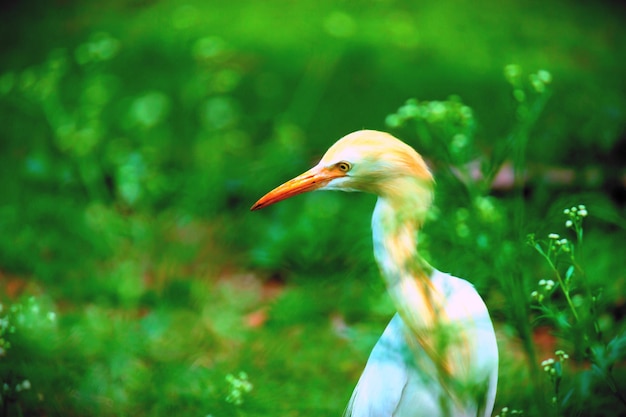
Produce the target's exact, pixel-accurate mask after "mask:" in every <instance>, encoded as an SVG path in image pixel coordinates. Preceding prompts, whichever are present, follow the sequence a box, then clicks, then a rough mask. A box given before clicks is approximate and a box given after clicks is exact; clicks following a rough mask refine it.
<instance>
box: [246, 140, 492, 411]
mask: <svg viewBox="0 0 626 417" xmlns="http://www.w3.org/2000/svg"><path fill="white" fill-rule="evenodd" d="M433 186H434V181H433V177H432V175H431V173H430V171H429V169H428V167H427V166H426V164H425V163H424V160H423V159H422V157H421V156H420V155H419V154H418V153H417V152H416V151H415V150H414V149H413V148H412V147H410V146H409V145H407V144H405V143H404V142H402V141H400V140H399V139H396V138H395V137H393V136H391V135H389V134H387V133H383V132H377V131H372V130H362V131H357V132H354V133H351V134H349V135H347V136H344V137H343V138H341V139H340V140H339V141H337V142H336V143H335V144H334V145H333V146H331V147H330V149H328V151H327V152H326V154H324V156H323V157H322V160H321V161H320V162H319V163H318V164H317V165H316V166H314V167H313V168H311V169H310V170H308V171H307V172H305V173H303V174H302V175H299V176H297V177H295V178H294V179H292V180H290V181H287V182H286V183H284V184H283V185H280V186H279V187H277V188H275V189H274V190H272V191H270V192H269V193H267V194H266V195H265V196H263V197H262V198H261V199H260V200H259V201H257V202H256V203H255V204H254V205H253V206H252V208H251V210H258V209H261V208H264V207H267V206H269V205H271V204H274V203H277V202H279V201H281V200H284V199H286V198H289V197H293V196H295V195H297V194H301V193H304V192H307V191H313V190H340V191H362V192H367V193H373V194H376V195H377V196H378V200H377V202H376V207H375V208H374V214H373V216H372V232H373V239H374V255H375V258H376V261H377V263H378V266H379V268H380V272H381V275H382V277H383V279H384V280H385V283H386V286H387V290H388V293H389V295H390V297H391V299H392V301H393V303H394V305H395V307H396V309H397V311H398V312H397V313H396V314H395V315H394V317H393V318H392V319H391V322H390V323H389V325H388V326H387V328H386V329H385V331H384V332H383V335H382V337H381V338H380V339H379V340H378V342H377V343H376V345H375V346H374V349H373V350H372V353H371V354H370V357H369V359H368V361H367V364H366V366H365V370H364V371H363V374H362V375H361V378H360V379H359V381H358V383H357V385H356V388H355V389H354V392H353V394H352V398H351V399H350V401H349V403H348V406H347V409H346V412H345V415H346V416H350V417H387V416H389V417H391V416H394V417H418V416H427V417H439V416H441V417H443V416H447V417H466V416H467V417H469V416H472V417H477V416H481V417H483V416H485V417H486V416H490V415H491V411H492V410H493V405H494V401H495V395H496V385H497V379H498V349H497V345H496V336H495V332H494V330H493V324H492V322H491V319H490V317H489V312H488V311H487V307H486V306H485V303H484V302H483V300H482V299H481V297H480V296H479V295H478V293H477V292H476V290H475V289H474V287H473V286H472V285H471V284H470V283H469V282H467V281H465V280H462V279H460V278H456V277H453V276H451V275H449V274H446V273H443V272H440V271H438V270H436V269H434V268H433V267H432V266H430V265H429V264H428V263H427V262H426V261H425V260H424V259H422V258H421V257H420V255H419V253H418V250H417V233H418V231H419V228H420V227H421V226H422V224H423V222H424V220H425V218H426V214H427V212H428V210H429V208H430V206H431V203H432V200H433Z"/></svg>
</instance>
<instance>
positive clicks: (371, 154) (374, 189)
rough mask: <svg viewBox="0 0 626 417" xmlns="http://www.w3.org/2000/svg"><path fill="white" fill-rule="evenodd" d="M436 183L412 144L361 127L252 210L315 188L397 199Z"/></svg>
mask: <svg viewBox="0 0 626 417" xmlns="http://www.w3.org/2000/svg"><path fill="white" fill-rule="evenodd" d="M432 185H433V177H432V175H431V173H430V171H429V170H428V167H427V166H426V163H425V162H424V160H423V159H422V157H421V156H420V155H419V154H418V153H417V152H416V151H415V150H414V149H413V148H412V147H410V146H409V145H407V144H406V143H404V142H402V141H401V140H399V139H396V138H395V137H393V136H391V135H390V134H388V133H384V132H378V131H374V130H360V131H357V132H353V133H350V134H349V135H346V136H344V137H343V138H341V139H339V140H338V141H337V142H336V143H335V144H334V145H333V146H331V147H330V149H328V151H326V153H325V154H324V156H323V157H322V159H321V161H320V162H319V163H318V164H317V165H316V166H314V167H313V168H311V169H310V170H308V171H307V172H305V173H303V174H301V175H298V176H297V177H295V178H293V179H292V180H289V181H287V182H286V183H284V184H282V185H280V186H278V187H277V188H275V189H274V190H272V191H270V192H269V193H267V194H266V195H264V196H263V197H262V198H261V199H260V200H259V201H257V202H256V203H255V204H254V205H253V206H252V208H251V210H259V209H262V208H264V207H267V206H269V205H271V204H274V203H277V202H279V201H281V200H285V199H287V198H289V197H293V196H294V195H297V194H302V193H305V192H308V191H314V190H340V191H362V192H367V193H373V194H377V195H379V196H381V197H385V198H397V197H399V196H402V195H406V194H410V193H411V192H412V191H415V190H416V187H417V191H427V192H426V194H428V195H430V191H431V190H432ZM415 194H416V197H417V195H425V194H424V193H421V192H417V193H415ZM424 203H426V204H429V203H430V201H428V202H426V201H425V202H424Z"/></svg>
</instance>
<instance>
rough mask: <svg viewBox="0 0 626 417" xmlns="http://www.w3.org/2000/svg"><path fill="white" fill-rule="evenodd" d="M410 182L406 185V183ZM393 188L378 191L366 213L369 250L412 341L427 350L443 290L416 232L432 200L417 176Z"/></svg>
mask: <svg viewBox="0 0 626 417" xmlns="http://www.w3.org/2000/svg"><path fill="white" fill-rule="evenodd" d="M411 186H412V188H411ZM397 189H398V190H400V189H401V190H402V192H398V193H396V194H393V193H381V195H380V196H379V198H378V201H377V202H376V208H375V209H374V215H373V217H372V230H373V235H374V255H375V257H376V261H377V263H378V266H379V268H380V270H381V274H382V276H383V278H384V280H385V283H386V284H387V291H388V293H389V295H390V296H391V299H392V300H393V302H394V305H395V306H396V308H397V310H398V313H399V314H400V316H401V317H402V319H403V321H404V322H405V324H406V325H407V326H408V328H410V329H411V331H412V334H413V335H414V337H415V338H416V339H417V341H418V342H419V343H420V344H421V345H422V346H424V348H425V349H427V350H432V348H433V341H432V339H430V336H428V335H429V333H432V330H433V327H434V326H435V327H436V326H437V325H438V323H440V321H441V319H442V318H443V317H444V316H445V314H443V305H444V300H443V296H442V295H441V294H440V293H439V292H438V291H437V289H436V288H435V287H434V286H433V284H432V282H431V280H430V276H431V274H432V272H433V268H432V267H431V266H430V265H429V264H428V263H427V262H426V261H425V260H424V259H423V258H422V257H421V256H420V255H419V253H418V247H417V233H418V231H419V228H420V227H421V226H422V224H423V222H424V220H425V218H426V214H427V211H428V209H429V207H430V204H431V201H432V191H431V189H430V188H428V187H425V186H424V184H420V183H418V182H408V183H407V184H404V185H403V187H402V188H397Z"/></svg>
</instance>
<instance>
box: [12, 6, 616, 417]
mask: <svg viewBox="0 0 626 417" xmlns="http://www.w3.org/2000/svg"><path fill="white" fill-rule="evenodd" d="M0 7H1V13H0V21H1V22H2V24H0V45H1V46H2V50H3V53H2V54H1V55H0V114H1V115H2V129H0V176H1V179H2V193H0V236H1V238H0V302H2V304H1V305H2V309H1V310H0V383H1V384H2V392H1V393H0V399H1V404H2V414H3V415H58V414H63V415H85V414H89V415H125V414H132V415H139V416H141V415H151V416H152V415H155V416H158V415H173V414H174V415H212V416H214V417H218V416H230V415H251V416H252V415H255V416H257V415H271V416H274V415H293V416H299V415H339V414H340V413H341V411H342V410H343V408H344V406H345V404H346V402H347V400H348V398H349V395H350V392H351V390H352V387H353V385H354V383H355V381H356V379H357V378H358V375H359V372H360V370H361V369H362V367H363V365H364V361H365V359H366V357H367V354H368V352H369V349H370V348H371V346H372V345H373V343H374V342H375V341H376V338H377V337H378V335H379V334H380V332H381V331H382V328H383V327H384V325H385V323H386V321H387V320H388V319H389V317H390V315H391V313H392V312H393V307H392V306H391V305H390V302H389V300H388V299H387V298H386V296H385V293H384V287H383V284H382V283H381V282H380V280H379V279H378V276H377V274H378V273H377V269H376V266H375V264H374V262H373V259H372V256H371V242H370V239H371V237H370V231H369V217H370V214H371V209H372V206H373V197H372V196H363V195H346V194H334V193H327V194H323V193H320V194H319V195H318V194H315V193H314V194H312V195H305V196H301V197H298V198H297V199H294V200H293V201H289V202H285V203H282V204H280V205H277V206H275V207H272V208H271V209H268V210H267V211H263V212H260V213H255V214H250V213H249V212H248V207H249V206H250V205H251V204H252V203H253V202H254V201H255V199H256V198H258V197H259V196H261V195H262V194H263V193H264V192H266V191H268V190H269V189H271V188H272V187H274V186H276V185H278V184H279V183H281V182H282V181H284V180H286V179H288V178H290V177H291V176H293V175H296V174H299V173H300V172H303V171H304V170H306V169H307V168H308V167H309V166H310V165H312V164H313V163H315V162H316V158H317V157H319V156H320V155H321V154H322V153H323V152H324V150H325V149H326V148H327V147H328V146H329V145H330V144H331V143H332V142H333V141H334V140H336V139H338V138H339V137H340V136H342V135H343V134H346V133H348V132H350V131H353V130H357V129H360V128H363V127H367V128H374V129H389V130H391V131H392V132H393V133H395V134H397V135H398V136H400V137H401V138H403V139H404V140H406V141H407V142H408V143H410V144H412V145H413V146H415V147H416V148H417V149H418V150H419V151H420V152H422V153H423V154H424V155H425V156H427V157H428V159H429V162H430V163H431V164H432V166H433V167H434V169H435V171H436V176H437V182H438V190H437V199H436V207H435V208H434V210H433V212H432V215H431V219H430V220H431V221H430V222H429V223H428V224H427V225H426V230H425V233H424V234H423V235H422V236H421V238H422V241H421V245H422V252H423V253H424V255H425V256H427V257H428V258H429V259H430V260H431V262H432V263H433V264H434V265H436V266H437V267H438V268H440V269H442V270H445V271H450V272H452V273H454V274H455V275H458V276H461V277H468V278H469V279H470V281H472V283H474V284H475V285H476V287H477V288H478V289H479V291H480V292H481V294H483V295H484V297H485V299H486V301H487V305H488V306H489V308H490V311H491V312H492V315H493V317H494V319H495V320H496V323H497V328H498V333H499V336H500V339H501V352H502V361H501V376H500V383H499V393H498V399H497V402H498V404H497V407H496V409H497V410H501V409H502V410H503V411H502V412H501V415H504V414H505V411H504V409H503V407H504V406H509V407H511V409H515V410H518V409H522V410H524V413H525V415H529V416H545V415H556V414H555V413H558V412H565V413H566V415H579V414H580V412H581V411H580V410H581V409H583V408H584V414H585V415H590V416H591V415H598V416H601V415H607V414H606V413H607V412H612V411H614V410H615V409H616V408H615V407H613V406H612V405H610V404H612V403H611V401H612V400H611V398H614V397H613V396H612V395H611V392H610V391H611V388H612V387H607V386H606V384H603V381H602V378H600V379H598V378H596V376H597V374H594V373H593V372H581V370H584V369H585V367H586V366H588V364H587V363H586V362H585V360H584V355H583V356H579V357H575V358H572V360H570V362H568V363H567V366H568V368H567V371H566V372H565V373H564V374H563V375H564V376H563V378H562V382H560V383H561V384H562V386H563V387H565V388H561V392H567V390H568V389H570V390H571V391H570V392H575V393H577V394H576V396H575V397H573V399H571V400H570V401H569V402H564V403H563V404H562V405H563V406H562V407H561V408H558V409H557V408H554V407H553V406H552V404H551V398H550V397H551V395H552V388H551V385H550V383H549V381H546V379H545V377H544V375H543V370H542V368H541V366H540V363H541V361H542V360H544V359H546V358H547V357H548V356H549V355H553V354H554V352H555V350H556V349H557V348H558V349H560V348H564V349H566V350H567V351H570V352H571V351H572V349H569V348H570V347H571V346H570V344H571V340H568V339H567V337H565V336H566V335H564V334H563V333H559V331H558V326H557V327H556V328H554V329H553V327H550V326H552V325H553V323H552V322H550V321H542V320H541V319H539V318H538V317H537V316H536V315H535V313H534V312H533V310H532V309H531V305H532V302H533V300H532V299H531V293H532V292H533V290H536V288H537V282H538V281H540V279H544V280H545V279H547V277H548V276H549V274H550V273H551V270H550V268H549V267H547V266H546V265H544V264H543V263H542V259H541V258H540V257H538V256H537V255H536V254H534V253H533V250H532V248H529V247H527V246H526V245H525V240H526V236H527V235H528V234H529V233H536V235H537V236H548V234H549V233H551V232H552V231H554V230H555V225H556V224H561V223H562V220H561V216H562V214H561V213H562V209H563V208H564V207H570V206H572V205H578V204H581V203H584V204H586V206H587V207H588V208H589V211H590V213H592V215H591V216H590V217H589V218H588V219H587V220H586V222H587V223H586V226H585V258H586V265H585V278H586V279H587V280H588V281H589V285H590V286H591V287H593V288H595V289H600V288H601V289H602V292H601V294H602V295H601V297H600V298H598V302H597V304H596V305H595V306H594V308H596V310H597V311H595V312H594V314H595V315H596V316H597V317H598V318H599V323H600V325H601V327H602V329H603V332H604V334H605V335H606V339H605V340H613V341H612V342H611V343H608V344H604V345H599V346H603V347H602V349H604V350H603V351H602V352H600V351H598V352H596V353H595V355H596V356H595V357H596V358H604V359H606V360H605V361H604V362H602V361H601V360H599V361H598V363H597V364H595V365H594V366H596V365H597V367H598V368H599V369H600V370H603V369H604V371H606V369H607V367H614V368H615V369H614V372H615V375H616V377H615V378H616V380H617V381H618V385H619V384H621V382H620V380H619V376H623V373H624V369H623V365H622V363H623V356H624V348H623V336H621V338H620V334H621V335H623V331H624V327H623V323H622V321H623V320H622V319H623V315H624V299H623V294H624V287H625V285H626V282H625V281H626V277H624V275H623V272H622V269H623V268H620V266H621V265H622V262H621V259H620V258H621V253H620V251H619V249H618V248H622V247H624V244H626V234H625V233H624V230H625V229H626V220H624V218H625V216H624V204H625V202H626V192H625V191H624V183H625V177H626V172H625V171H624V161H625V159H626V156H625V149H626V142H625V140H626V139H625V138H626V136H625V132H626V130H625V126H626V98H625V97H626V94H625V93H626V85H625V84H624V83H625V80H624V77H623V74H624V73H625V72H626V32H625V31H624V30H623V17H624V12H625V11H624V9H623V6H621V5H618V4H612V3H609V2H605V3H595V4H587V3H583V2H566V1H564V0H563V1H561V0H558V1H554V2H550V3H548V4H546V3H545V2H539V1H531V2H528V1H525V2H524V1H518V0H514V1H510V2H506V3H502V2H496V1H493V0H481V1H480V2H478V3H476V2H467V1H449V2H435V1H429V2H423V1H422V2H412V1H400V0H381V1H373V2H366V3H361V2H349V1H347V2H340V3H337V2H333V1H330V0H323V1H313V0H305V1H299V2H276V1H274V2H253V1H248V0H242V1H235V2H230V3H223V2H222V3H220V2H215V1H205V2H200V1H189V2H184V3H180V2H174V1H169V0H163V1H154V2H138V1H121V0H118V1H113V2H108V3H107V4H96V3H90V2H52V3H50V4H45V5H42V4H37V5H35V4H34V3H32V2H25V3H24V2H22V3H14V4H3V5H2V6H0ZM503 68H504V73H503ZM411 97H413V99H410V100H409V101H407V99H409V98H411ZM402 103H405V104H402ZM399 106H401V107H400V108H399V109H398V107H399ZM394 109H398V111H397V112H395V113H392V112H393V111H394ZM389 113H392V114H391V115H389ZM507 172H509V173H510V175H509V176H508V177H507V175H506V173H507ZM551 302H552V303H553V305H554V308H555V309H556V311H561V310H560V309H564V308H567V300H566V299H565V298H563V297H560V296H556V297H553V299H552V300H551ZM546 326H548V328H549V330H550V331H549V336H548V337H547V338H546V337H543V338H542V334H543V333H542V331H543V329H544V328H545V327H546ZM611 338H613V339H611ZM546 345H549V346H546ZM554 345H556V346H554ZM596 348H597V349H600V348H598V347H596ZM568 349H569V350H568ZM620 358H622V359H621V360H620ZM601 362H602V363H601ZM603 367H604V368H603ZM618 388H619V387H618ZM620 389H621V390H624V389H625V388H624V387H623V386H621V388H620ZM607 404H609V405H607ZM607 407H612V408H607ZM606 410H610V411H606ZM494 413H495V412H494ZM622 414H626V413H622Z"/></svg>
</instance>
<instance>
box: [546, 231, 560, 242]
mask: <svg viewBox="0 0 626 417" xmlns="http://www.w3.org/2000/svg"><path fill="white" fill-rule="evenodd" d="M548 237H549V238H550V239H554V240H557V239H558V238H560V237H561V236H559V235H558V233H550V234H549V235H548Z"/></svg>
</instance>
